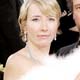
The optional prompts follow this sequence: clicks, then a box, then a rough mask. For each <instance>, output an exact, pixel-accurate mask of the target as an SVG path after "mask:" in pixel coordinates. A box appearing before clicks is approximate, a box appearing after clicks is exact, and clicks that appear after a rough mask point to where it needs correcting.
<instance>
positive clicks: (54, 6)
mask: <svg viewBox="0 0 80 80" xmlns="http://www.w3.org/2000/svg"><path fill="white" fill-rule="evenodd" d="M31 4H36V5H37V6H38V7H39V8H40V10H41V12H42V13H43V14H45V15H52V16H54V15H56V17H57V18H58V19H60V17H61V9H60V6H59V4H58V3H57V1H56V0H25V1H24V3H23V4H22V6H21V9H20V15H19V19H18V21H19V25H20V29H21V35H22V36H25V35H26V34H25V30H26V29H25V25H26V24H25V22H26V20H27V15H28V9H29V7H30V5H31Z"/></svg>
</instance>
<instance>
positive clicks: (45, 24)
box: [4, 0, 61, 80]
mask: <svg viewBox="0 0 80 80" xmlns="http://www.w3.org/2000/svg"><path fill="white" fill-rule="evenodd" d="M60 16H61V10H60V7H59V5H58V3H57V1H56V0H25V1H24V3H23V5H22V7H21V11H20V16H19V24H20V29H21V36H22V38H23V40H27V42H26V44H27V45H26V47H25V48H23V49H21V50H20V51H18V52H16V53H15V54H13V55H11V56H10V57H9V58H8V60H7V63H6V67H5V72H4V80H17V79H18V78H19V77H21V76H22V75H23V74H25V73H28V72H29V71H31V69H32V68H35V67H37V66H40V65H44V59H45V57H47V56H49V49H50V45H51V42H52V40H54V39H55V38H56V33H57V30H58V27H59V19H60Z"/></svg>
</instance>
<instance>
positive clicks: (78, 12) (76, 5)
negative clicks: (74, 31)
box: [73, 0, 80, 30]
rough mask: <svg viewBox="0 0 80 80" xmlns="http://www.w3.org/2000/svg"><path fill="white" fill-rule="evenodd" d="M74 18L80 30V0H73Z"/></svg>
mask: <svg viewBox="0 0 80 80" xmlns="http://www.w3.org/2000/svg"><path fill="white" fill-rule="evenodd" d="M73 18H74V20H75V23H76V25H77V27H78V28H79V30H80V0H73Z"/></svg>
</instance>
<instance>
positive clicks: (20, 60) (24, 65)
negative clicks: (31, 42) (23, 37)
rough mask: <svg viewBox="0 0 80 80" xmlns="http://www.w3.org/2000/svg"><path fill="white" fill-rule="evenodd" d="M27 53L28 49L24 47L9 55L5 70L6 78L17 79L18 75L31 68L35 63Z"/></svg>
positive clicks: (9, 79) (7, 79) (8, 79)
mask: <svg viewBox="0 0 80 80" xmlns="http://www.w3.org/2000/svg"><path fill="white" fill-rule="evenodd" d="M26 54H27V52H26V49H25V48H23V49H21V50H20V51H18V52H16V53H14V54H12V55H11V56H9V58H8V59H7V62H6V66H5V71H4V78H5V80H16V79H17V78H18V77H20V76H21V75H23V74H24V73H25V72H27V71H29V70H30V68H31V67H32V66H33V65H32V63H31V61H30V59H29V58H28V57H27V56H26Z"/></svg>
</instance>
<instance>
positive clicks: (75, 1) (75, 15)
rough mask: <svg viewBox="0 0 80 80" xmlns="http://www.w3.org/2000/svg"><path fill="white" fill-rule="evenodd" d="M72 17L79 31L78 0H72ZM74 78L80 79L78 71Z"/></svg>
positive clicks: (79, 11) (79, 6) (79, 4)
mask: <svg viewBox="0 0 80 80" xmlns="http://www.w3.org/2000/svg"><path fill="white" fill-rule="evenodd" d="M73 19H74V20H75V23H76V26H77V28H78V29H79V31H80V0H73ZM75 80H80V73H79V74H78V75H77V77H76V79H75Z"/></svg>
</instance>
